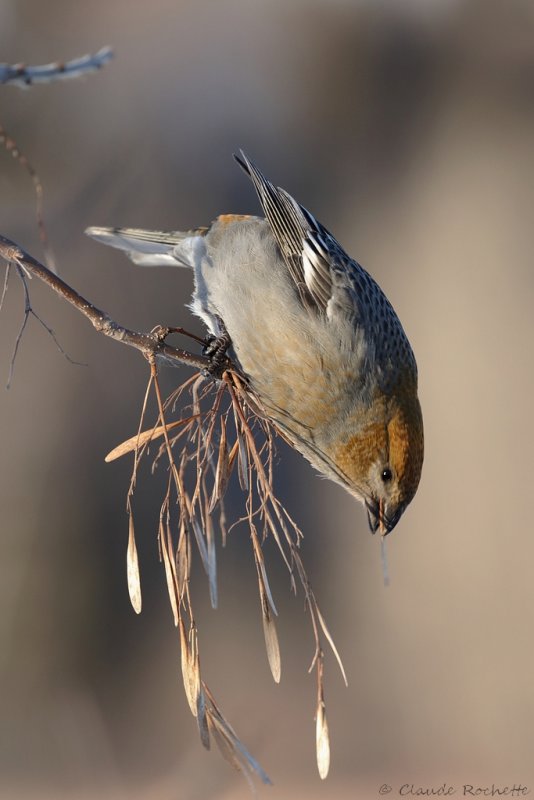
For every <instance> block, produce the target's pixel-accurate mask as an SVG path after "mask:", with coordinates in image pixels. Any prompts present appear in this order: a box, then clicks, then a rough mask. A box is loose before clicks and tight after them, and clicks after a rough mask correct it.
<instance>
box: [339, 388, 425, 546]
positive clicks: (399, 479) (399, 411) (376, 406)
mask: <svg viewBox="0 0 534 800" xmlns="http://www.w3.org/2000/svg"><path fill="white" fill-rule="evenodd" d="M354 431H356V432H354ZM347 433H348V437H347V438H346V439H345V441H344V442H343V444H342V445H341V446H340V447H339V448H338V450H337V452H336V455H335V461H336V463H337V464H338V466H339V467H340V469H341V470H342V472H343V473H344V475H345V476H346V478H347V488H348V489H349V491H350V492H351V493H352V494H354V495H356V497H358V499H359V500H361V501H362V502H363V503H364V504H365V507H366V509H367V515H368V519H369V527H370V529H371V532H372V533H374V532H375V531H376V530H379V531H380V533H381V534H382V535H386V534H388V533H391V531H392V530H393V528H394V527H395V525H396V524H397V522H398V521H399V519H400V518H401V516H402V514H403V512H404V511H405V509H406V507H407V506H408V504H409V503H410V502H411V500H412V499H413V497H414V495H415V493H416V491H417V487H418V485H419V480H420V478H421V469H422V466H423V450H424V446H423V418H422V414H421V407H420V405H419V400H418V399H417V393H416V392H415V391H414V392H408V393H406V394H401V395H393V396H390V397H385V398H381V399H380V401H378V402H375V403H373V404H371V406H370V408H369V409H368V411H366V412H365V414H363V415H362V414H361V413H360V414H358V415H357V416H355V417H354V418H353V419H352V420H351V424H350V425H349V426H348V427H347Z"/></svg>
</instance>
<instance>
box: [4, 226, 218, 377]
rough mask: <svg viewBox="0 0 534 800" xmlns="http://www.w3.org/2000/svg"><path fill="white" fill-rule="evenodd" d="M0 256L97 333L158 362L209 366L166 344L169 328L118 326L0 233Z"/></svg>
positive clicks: (201, 360) (201, 366) (206, 360)
mask: <svg viewBox="0 0 534 800" xmlns="http://www.w3.org/2000/svg"><path fill="white" fill-rule="evenodd" d="M0 257H2V258H3V259H5V261H7V262H8V263H14V264H17V266H18V267H19V268H20V269H21V270H23V271H24V272H25V273H26V274H28V275H33V276H35V277H36V278H39V279H40V280H41V281H43V283H46V285H47V286H49V287H50V288H51V289H52V290H53V291H54V292H56V294H58V295H59V296H60V297H62V298H63V299H64V300H66V301H67V302H68V303H70V304H71V305H72V306H74V308H76V309H77V310H78V311H79V312H80V313H81V314H83V315H84V317H87V319H88V320H89V321H90V322H91V324H92V325H93V327H94V328H95V329H96V330H97V331H98V332H99V333H103V334H104V335H105V336H110V337H111V338H112V339H115V340H116V341H118V342H121V343H122V344H127V345H129V346H130V347H135V348H136V349H137V350H140V351H141V352H142V353H143V355H144V356H145V358H147V359H148V360H152V359H155V360H156V361H157V362H158V363H160V364H161V363H166V364H167V365H170V366H176V365H177V363H180V364H187V365H188V366H190V367H194V368H196V369H207V368H208V367H209V366H210V360H209V358H207V357H205V356H202V355H195V354H193V353H189V352H187V351H186V350H182V349H180V348H178V347H172V346H171V345H168V344H166V342H165V336H166V335H167V334H168V333H169V332H170V330H169V329H165V328H159V329H156V330H155V331H153V332H152V333H139V332H137V331H131V330H129V329H128V328H125V327H123V326H122V325H119V324H118V323H117V322H115V321H114V320H113V319H112V318H111V317H110V316H109V314H107V313H106V312H105V311H102V310H101V309H99V308H97V307H96V306H94V305H93V304H92V303H90V302H89V301H88V300H86V299H85V298H84V297H82V295H81V294H78V292H77V291H76V290H75V289H73V288H72V287H71V286H69V285H68V283H65V281H63V280H62V279H61V278H60V277H59V276H58V275H55V274H54V273H53V272H51V271H50V270H49V269H47V268H46V267H45V266H44V265H43V264H41V263H40V262H39V261H37V259H35V258H33V256H31V255H30V254H29V253H26V252H25V251H24V250H23V249H22V248H21V247H19V246H18V245H17V244H15V242H12V241H11V240H10V239H7V238H6V237H5V236H2V235H0Z"/></svg>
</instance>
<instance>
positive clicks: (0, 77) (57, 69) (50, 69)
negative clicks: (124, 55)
mask: <svg viewBox="0 0 534 800" xmlns="http://www.w3.org/2000/svg"><path fill="white" fill-rule="evenodd" d="M112 58H113V50H112V49H111V47H102V48H101V49H100V50H99V51H98V53H95V54H94V55H90V54H87V55H85V56H80V58H73V59H72V61H65V62H61V61H55V62H54V63H52V64H43V65H41V66H38V67H27V66H26V65H25V64H13V65H10V64H0V84H10V85H11V86H18V87H20V88H22V89H27V88H28V87H29V86H33V85H34V84H36V83H52V82H53V81H63V80H68V79H70V78H79V77H80V76H81V75H87V74H89V73H90V72H97V71H98V70H99V69H101V68H102V67H103V66H104V64H107V63H108V61H111V59H112Z"/></svg>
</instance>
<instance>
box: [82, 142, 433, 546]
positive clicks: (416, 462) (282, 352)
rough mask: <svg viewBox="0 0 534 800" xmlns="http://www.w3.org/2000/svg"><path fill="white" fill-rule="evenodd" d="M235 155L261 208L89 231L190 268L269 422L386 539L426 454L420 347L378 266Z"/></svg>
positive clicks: (205, 307) (134, 255) (214, 329)
mask: <svg viewBox="0 0 534 800" xmlns="http://www.w3.org/2000/svg"><path fill="white" fill-rule="evenodd" d="M234 158H235V159H236V161H237V162H238V164H239V165H240V166H241V167H242V169H243V170H244V171H245V173H246V174H247V175H248V177H249V178H250V180H251V181H252V184H253V187H254V189H255V191H256V194H257V197H258V200H259V203H260V206H261V208H262V211H263V214H264V216H255V215H242V214H222V215H220V216H218V217H217V218H216V219H215V220H214V221H213V222H212V223H211V225H209V226H207V227H202V228H196V229H193V230H189V231H185V232H180V231H171V232H162V231H148V230H141V229H136V228H107V227H90V228H88V229H87V230H86V233H87V234H88V235H89V236H91V237H92V238H94V239H96V240H97V241H99V242H102V243H104V244H106V245H110V246H112V247H115V248H118V249H120V250H123V251H125V252H126V254H127V255H128V257H129V258H130V259H131V260H132V261H133V262H134V263H136V264H138V265H141V266H180V267H188V268H191V269H192V270H193V272H194V292H193V297H192V302H191V304H190V308H191V309H192V311H193V312H194V313H195V314H196V315H197V316H198V317H200V318H201V319H202V320H203V322H204V323H205V324H206V326H207V328H208V330H209V332H210V336H211V337H212V339H213V340H214V341H215V343H217V342H223V346H224V347H226V345H227V344H228V341H230V342H231V348H232V350H233V353H234V354H235V357H236V359H237V361H238V363H239V365H240V367H241V369H242V370H243V372H244V373H245V375H246V376H247V378H248V380H249V381H250V383H251V385H252V387H253V389H254V391H255V393H256V394H257V396H258V397H259V398H260V399H261V401H262V404H263V407H264V409H266V411H267V414H268V416H269V417H270V419H271V420H272V421H273V422H274V423H275V425H276V426H277V427H278V428H279V430H280V431H281V432H282V433H283V434H284V435H285V437H286V438H287V439H289V441H290V443H291V444H292V445H293V446H294V447H295V449H297V450H298V451H299V452H300V453H302V455H304V456H305V458H307V460H308V461H309V462H310V463H311V464H312V465H313V466H314V467H315V468H316V469H317V470H318V471H319V472H320V473H321V474H322V475H323V476H325V477H327V478H330V479H331V480H333V481H335V482H336V483H338V484H340V485H341V486H343V487H344V488H345V489H347V490H348V491H349V492H350V494H352V495H353V496H354V497H355V498H356V499H357V500H359V501H360V502H362V503H363V504H364V506H365V508H366V510H367V516H368V524H369V528H370V530H371V532H372V533H375V532H376V531H377V530H379V531H380V533H381V535H382V537H385V536H386V535H387V534H389V533H390V532H391V531H392V530H393V529H394V528H395V526H396V525H397V523H398V521H399V519H400V518H401V516H402V514H403V513H404V511H405V509H406V508H407V506H408V505H409V503H410V502H411V501H412V499H413V497H414V496H415V493H416V491H417V488H418V485H419V481H420V477H421V471H422V465H423V455H424V431H423V418H422V412H421V406H420V403H419V399H418V374H417V364H416V360H415V356H414V354H413V350H412V348H411V346H410V343H409V341H408V338H407V336H406V334H405V332H404V329H403V327H402V324H401V322H400V320H399V318H398V316H397V314H396V313H395V311H394V309H393V307H392V305H391V303H390V302H389V300H388V299H387V298H386V296H385V294H384V292H383V291H382V289H381V288H380V287H379V285H378V284H377V282H376V281H375V280H374V279H373V278H372V277H371V275H370V274H369V273H368V272H367V271H366V270H365V269H364V268H363V267H362V266H361V265H360V264H359V263H358V262H357V261H355V260H354V259H352V258H351V257H350V256H349V255H347V253H346V252H345V250H344V249H343V248H342V246H341V245H340V244H339V242H338V241H337V240H336V239H335V238H334V236H333V235H332V234H331V233H330V232H329V231H328V230H327V229H326V228H325V227H324V226H323V225H322V224H321V223H320V222H319V221H318V220H317V219H316V218H315V217H314V216H313V215H312V214H311V213H310V212H309V211H307V210H306V209H305V208H304V207H303V206H302V205H300V204H299V203H298V202H297V201H296V200H295V199H294V198H293V197H291V195H290V194H288V192H286V191H285V190H284V189H281V188H279V187H277V186H275V185H274V184H273V183H271V182H270V181H269V180H268V179H267V178H266V177H265V175H264V174H263V173H262V172H261V171H260V170H259V169H258V167H256V166H255V164H254V163H253V162H252V161H251V160H250V159H249V158H248V156H247V155H246V154H245V153H244V152H243V151H242V150H241V151H240V153H239V155H235V156H234ZM216 349H217V348H216V347H215V350H216ZM212 352H214V350H212Z"/></svg>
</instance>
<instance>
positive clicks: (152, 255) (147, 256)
mask: <svg viewBox="0 0 534 800" xmlns="http://www.w3.org/2000/svg"><path fill="white" fill-rule="evenodd" d="M205 231H206V229H205V228H198V229H196V230H194V231H186V232H184V233H182V232H180V231H146V230H143V229H141V228H99V227H92V228H87V230H86V231H85V232H86V234H87V235H88V236H91V238H92V239H96V241H97V242H101V243H102V244H106V245H109V246H110V247H116V248H117V249H118V250H123V251H125V253H126V255H127V256H128V258H130V259H131V261H133V262H134V264H138V265H140V266H143V267H176V266H184V267H189V266H191V264H190V261H189V260H188V259H187V260H186V259H185V258H181V256H180V245H181V244H182V243H184V242H185V240H186V239H191V237H194V236H198V235H202V234H203V233H205Z"/></svg>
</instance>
